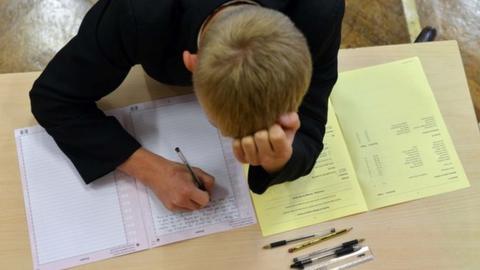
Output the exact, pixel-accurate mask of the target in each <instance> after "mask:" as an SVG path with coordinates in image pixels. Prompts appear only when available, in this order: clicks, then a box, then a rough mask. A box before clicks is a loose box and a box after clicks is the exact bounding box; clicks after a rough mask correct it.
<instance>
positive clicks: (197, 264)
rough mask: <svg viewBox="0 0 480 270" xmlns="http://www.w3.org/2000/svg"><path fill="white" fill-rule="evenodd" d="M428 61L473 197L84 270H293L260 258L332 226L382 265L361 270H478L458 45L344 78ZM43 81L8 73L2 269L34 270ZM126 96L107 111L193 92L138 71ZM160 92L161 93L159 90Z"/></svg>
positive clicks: (205, 241) (419, 50)
mask: <svg viewBox="0 0 480 270" xmlns="http://www.w3.org/2000/svg"><path fill="white" fill-rule="evenodd" d="M412 56H419V57H420V59H421V61H422V63H423V66H424V69H425V72H426V74H427V77H428V79H429V82H430V85H431V86H432V89H433V91H434V94H435V97H436V98H437V102H438V104H439V106H440V110H441V112H442V114H443V117H444V119H445V121H446V124H447V126H448V128H449V130H450V134H451V136H452V138H453V141H454V143H455V146H456V149H457V152H458V154H459V156H460V159H461V160H462V163H463V165H464V168H465V170H466V173H467V175H468V177H469V179H470V183H471V185H472V187H471V188H469V189H464V190H460V191H456V192H451V193H447V194H443V195H439V196H434V197H430V198H426V199H422V200H417V201H413V202H408V203H404V204H400V205H396V206H392V207H387V208H383V209H379V210H375V211H370V212H368V213H363V214H358V215H354V216H350V217H346V218H342V219H338V220H334V221H331V222H325V223H322V224H319V225H315V226H310V227H307V228H304V229H301V230H296V231H293V232H287V233H284V234H281V235H278V236H274V237H268V238H263V237H262V236H261V234H260V231H259V227H258V225H255V226H250V227H247V228H244V229H239V230H235V231H230V232H225V233H219V234H214V235H210V236H207V237H203V238H199V239H194V240H190V241H186V242H182V243H176V244H172V245H168V246H164V247H159V248H155V249H151V250H148V251H143V252H139V253H136V254H131V255H127V256H123V257H118V258H114V259H110V260H106V261H101V262H97V263H92V264H88V265H85V266H82V267H79V268H80V269H288V267H287V266H288V264H289V261H290V259H291V258H292V256H289V255H287V253H286V250H285V249H275V250H261V248H260V247H261V246H263V245H264V244H265V243H268V242H270V241H271V240H274V239H283V238H287V237H289V236H293V235H298V234H300V233H303V232H313V231H316V230H319V229H323V228H326V227H330V226H335V227H337V228H340V227H347V226H353V227H354V230H353V231H352V232H351V233H349V234H348V235H347V236H342V237H341V238H338V239H335V240H331V241H329V242H328V243H327V244H326V245H328V246H329V245H333V244H334V243H338V242H341V241H344V240H346V239H351V238H353V237H359V238H366V239H367V242H366V243H367V244H368V245H369V246H370V247H371V249H372V250H373V252H374V254H375V260H374V261H373V262H369V263H367V264H365V265H363V266H360V267H358V268H357V269H477V268H478V267H480V256H479V250H480V189H479V188H480V136H479V131H478V127H477V125H476V121H475V117H474V111H473V107H472V101H471V99H470V95H469V91H468V88H467V83H466V80H465V74H464V70H463V65H462V62H461V58H460V54H459V51H458V47H457V43H456V42H454V41H447V42H435V43H428V44H415V45H410V44H408V45H395V46H385V47H375V48H361V49H348V50H342V51H341V52H340V70H342V71H344V70H350V69H354V68H359V67H364V66H369V65H374V64H380V63H385V62H389V61H393V60H398V59H403V58H407V57H412ZM37 76H38V73H36V72H35V73H23V74H4V75H0V125H1V129H0V149H2V151H3V154H2V155H0V168H1V171H0V264H1V266H0V268H2V269H31V268H32V262H31V261H32V260H31V254H30V246H29V242H28V241H29V240H28V231H27V225H26V218H25V211H24V205H23V195H22V190H21V183H20V175H19V169H18V164H17V157H16V148H15V143H14V136H13V129H15V128H19V127H24V126H29V125H33V124H35V121H34V119H33V117H32V115H31V114H30V111H29V101H28V95H27V93H28V90H29V89H30V87H31V85H32V82H33V80H34V79H35V78H36V77H37ZM120 88H121V89H120V90H118V91H116V92H115V93H114V94H112V95H111V96H109V97H108V98H106V99H105V100H102V102H101V105H102V107H103V108H107V109H108V108H113V107H120V106H125V105H128V104H132V103H137V102H142V101H146V100H150V99H152V98H158V97H160V96H169V95H170V96H171V95H175V93H176V91H177V92H178V91H179V92H180V93H185V92H186V91H189V90H188V89H185V88H172V87H159V86H158V85H156V84H155V83H154V82H152V81H151V80H149V79H147V80H145V76H144V75H143V73H142V71H141V70H140V69H133V70H132V72H131V74H130V75H129V77H128V78H127V80H126V81H125V82H124V84H123V85H122V86H121V87H120ZM157 88H161V90H160V91H158V90H157Z"/></svg>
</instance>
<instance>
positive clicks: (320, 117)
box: [248, 1, 345, 194]
mask: <svg viewBox="0 0 480 270" xmlns="http://www.w3.org/2000/svg"><path fill="white" fill-rule="evenodd" d="M336 2H337V8H336V9H335V12H334V14H333V16H332V17H333V20H332V23H331V24H330V29H331V30H330V31H329V35H325V36H324V39H323V43H324V46H321V45H318V44H317V45H315V44H314V46H316V47H317V48H315V49H314V50H312V58H313V61H314V63H313V74H312V81H311V84H310V89H309V90H308V92H307V94H306V95H305V98H304V100H303V102H302V104H301V106H300V108H299V112H298V114H299V117H300V122H301V126H300V129H299V130H298V131H297V133H296V134H295V138H294V141H293V154H292V157H291V158H290V160H289V161H288V162H287V164H286V165H285V166H284V168H283V169H282V170H281V171H279V172H277V173H275V174H268V173H267V172H266V171H265V170H264V169H263V167H261V166H250V168H249V172H248V184H249V186H250V189H251V190H252V191H253V192H255V193H257V194H262V193H264V192H265V191H266V190H267V188H268V187H269V186H272V185H275V184H280V183H283V182H286V181H292V180H295V179H297V178H299V177H301V176H304V175H307V174H309V173H310V172H311V170H312V168H313V166H314V165H315V162H316V160H317V158H318V156H319V155H320V152H321V151H322V150H323V137H324V135H325V124H326V123H327V112H328V98H329V96H330V93H331V91H332V88H333V86H334V85H335V82H336V81H337V77H338V69H337V54H338V50H339V46H340V39H341V26H342V19H343V14H344V8H345V7H344V2H343V1H336ZM320 32H321V31H320ZM320 32H317V35H321V33H320ZM307 38H308V37H307ZM309 45H310V46H312V44H309ZM311 49H312V48H311Z"/></svg>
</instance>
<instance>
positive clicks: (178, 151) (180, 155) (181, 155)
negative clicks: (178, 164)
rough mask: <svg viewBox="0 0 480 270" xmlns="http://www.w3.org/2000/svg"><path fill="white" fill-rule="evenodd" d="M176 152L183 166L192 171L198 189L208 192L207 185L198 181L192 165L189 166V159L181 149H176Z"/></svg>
mask: <svg viewBox="0 0 480 270" xmlns="http://www.w3.org/2000/svg"><path fill="white" fill-rule="evenodd" d="M175 152H177V154H178V156H179V157H180V159H181V160H182V162H183V164H185V166H186V167H187V169H188V170H189V171H190V173H191V174H192V178H193V182H194V183H195V185H196V186H197V188H199V189H201V190H203V191H206V190H207V189H206V188H205V185H203V182H202V181H200V179H198V177H197V175H195V173H194V172H193V169H192V167H190V164H188V161H187V158H185V156H184V155H183V153H182V151H181V150H180V147H175Z"/></svg>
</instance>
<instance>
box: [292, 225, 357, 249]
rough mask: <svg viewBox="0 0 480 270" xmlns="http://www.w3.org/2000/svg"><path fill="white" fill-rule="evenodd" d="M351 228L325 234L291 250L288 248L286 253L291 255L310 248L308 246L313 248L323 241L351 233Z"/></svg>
mask: <svg viewBox="0 0 480 270" xmlns="http://www.w3.org/2000/svg"><path fill="white" fill-rule="evenodd" d="M352 229H353V228H348V229H343V230H340V231H337V232H333V233H331V234H327V235H325V236H324V237H320V238H317V239H314V240H311V241H308V242H305V243H303V244H300V245H298V246H296V247H293V248H289V249H288V252H289V253H293V252H296V251H299V250H302V249H304V248H307V247H310V246H313V245H315V244H318V243H321V242H323V241H325V240H328V239H330V238H333V237H336V236H339V235H341V234H344V233H347V232H349V231H351V230H352Z"/></svg>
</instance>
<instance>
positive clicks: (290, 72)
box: [30, 0, 344, 211]
mask: <svg viewBox="0 0 480 270" xmlns="http://www.w3.org/2000/svg"><path fill="white" fill-rule="evenodd" d="M343 11H344V3H343V1H341V0H318V1H311V0H298V1H294V0H291V1H287V0H283V1H281V0H264V1H260V0H259V1H226V0H202V1H195V0H184V1H180V0H165V1H155V0H135V1H133V0H101V1H99V2H98V3H97V4H96V5H95V6H94V7H93V8H92V9H91V10H90V11H89V12H88V14H87V15H86V17H85V19H84V21H83V23H82V25H81V27H80V30H79V33H78V34H77V36H75V37H74V38H73V39H72V40H71V41H70V42H69V43H68V44H67V45H66V46H65V47H64V48H63V49H62V50H61V51H60V52H59V53H58V54H57V55H56V56H55V57H54V59H53V60H52V61H51V62H50V63H49V65H48V66H47V68H46V69H45V71H44V72H43V73H42V75H41V76H40V77H39V79H38V80H37V81H36V82H35V84H34V86H33V89H32V90H31V92H30V97H31V103H32V112H33V114H34V115H35V117H36V119H37V120H38V122H39V123H40V124H41V125H42V126H43V127H45V129H46V130H47V132H48V133H49V134H50V135H51V136H52V137H53V138H54V140H55V141H56V143H57V144H58V146H59V147H60V149H62V151H64V152H65V154H66V155H67V156H68V157H69V158H70V160H71V161H72V162H73V164H74V165H75V167H76V168H77V170H78V171H79V173H80V175H81V176H82V178H83V179H84V180H85V182H86V183H87V184H88V183H90V182H92V181H94V180H95V179H97V178H98V177H101V176H103V175H105V174H107V173H109V172H110V171H112V170H115V169H119V170H121V171H123V172H125V173H127V174H129V175H131V176H133V177H135V178H137V179H138V180H139V181H142V183H144V184H145V185H146V186H148V187H149V188H151V189H152V190H153V191H154V193H155V194H156V195H157V197H158V198H159V199H160V200H161V201H162V202H163V204H164V205H165V206H166V207H167V208H168V209H170V210H172V211H176V210H195V209H199V208H201V207H203V206H205V205H206V204H207V203H208V201H209V193H208V192H204V191H202V190H200V189H197V188H196V187H195V185H194V184H193V182H192V179H191V175H190V174H189V172H188V171H187V170H186V168H185V166H183V165H182V164H178V163H175V162H173V161H170V160H167V159H165V158H163V157H161V156H158V155H155V154H153V153H151V152H149V151H148V150H146V149H144V148H142V147H141V145H140V144H139V143H138V142H137V141H136V140H135V139H134V138H132V137H131V136H130V135H129V134H128V133H127V132H126V131H125V130H123V128H122V127H121V126H120V124H119V123H118V122H117V121H116V120H115V119H114V118H113V117H107V116H105V115H104V114H103V112H102V111H100V110H99V109H98V108H97V107H96V104H95V102H96V101H97V100H99V99H100V98H102V97H103V96H105V95H107V94H108V93H110V92H111V91H113V90H115V89H116V88H117V87H118V85H119V84H120V83H121V82H122V80H123V79H124V78H125V76H126V75H127V73H128V71H129V69H130V68H131V66H133V65H135V64H141V65H142V66H143V68H144V69H145V71H146V72H147V73H148V74H149V75H150V76H151V77H153V78H154V79H157V80H158V81H160V82H163V83H167V84H174V85H191V84H192V83H193V86H194V89H195V93H196V95H197V97H198V99H199V102H200V104H201V106H202V107H203V109H204V111H205V113H206V114H207V116H208V118H209V119H210V121H211V122H212V123H213V124H215V125H216V126H217V128H218V129H219V130H220V131H221V132H222V134H224V135H226V136H230V137H233V138H235V141H234V144H233V147H234V153H235V156H236V158H237V159H238V160H239V161H241V162H244V163H248V164H250V170H249V175H248V178H249V179H248V180H249V186H250V188H251V190H252V191H254V192H256V193H263V192H264V191H265V190H266V189H267V188H268V187H269V186H271V185H274V184H278V183H282V182H284V181H290V180H294V179H296V178H298V177H300V176H303V175H306V174H308V173H309V172H310V171H311V169H312V167H313V165H314V163H315V160H316V158H317V156H318V155H319V153H320V151H321V150H322V148H323V144H322V139H323V136H324V133H325V123H326V119H327V117H326V114H327V100H328V96H329V94H330V92H331V89H332V87H333V85H334V83H335V81H336V78H337V52H338V47H339V43H340V29H341V20H342V17H343ZM309 48H310V49H309ZM192 73H193V80H192ZM297 111H298V113H297ZM300 123H301V127H300ZM194 171H195V174H196V175H198V177H199V178H200V179H201V180H202V181H203V182H204V184H205V186H206V187H207V191H208V190H210V189H211V188H212V186H213V185H214V179H213V177H211V176H210V175H208V174H207V173H205V172H203V171H202V170H201V169H199V168H195V169H194ZM59 181H60V180H59Z"/></svg>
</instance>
